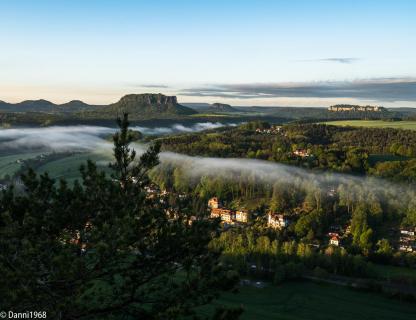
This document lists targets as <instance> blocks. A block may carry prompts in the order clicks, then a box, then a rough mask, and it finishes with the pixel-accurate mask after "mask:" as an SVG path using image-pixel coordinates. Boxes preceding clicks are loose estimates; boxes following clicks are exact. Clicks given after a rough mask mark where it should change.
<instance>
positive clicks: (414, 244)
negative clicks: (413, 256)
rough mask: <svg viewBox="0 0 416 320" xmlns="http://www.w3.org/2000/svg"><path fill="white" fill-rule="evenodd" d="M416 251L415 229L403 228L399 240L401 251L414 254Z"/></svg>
mask: <svg viewBox="0 0 416 320" xmlns="http://www.w3.org/2000/svg"><path fill="white" fill-rule="evenodd" d="M415 250H416V232H415V228H401V229H400V239H399V251H403V252H413V251H415Z"/></svg>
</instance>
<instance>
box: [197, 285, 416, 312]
mask: <svg viewBox="0 0 416 320" xmlns="http://www.w3.org/2000/svg"><path fill="white" fill-rule="evenodd" d="M220 305H224V306H230V307H239V306H241V305H244V309H245V312H244V313H243V315H242V316H241V319H242V320H251V319H265V320H268V319H270V320H272V319H282V320H314V319H319V320H326V319H328V320H333V319H334V318H336V319H339V320H343V319H345V320H347V319H348V320H349V319H355V320H361V319H378V320H400V319H410V318H412V317H413V316H414V314H415V313H416V304H411V303H409V302H402V301H399V300H393V299H389V298H387V297H384V296H382V295H378V294H374V293H367V292H360V291H354V290H352V289H349V288H345V287H339V286H333V285H327V284H317V283H312V282H291V283H284V284H282V285H279V286H275V285H272V284H267V285H266V286H265V287H263V288H261V287H259V288H258V287H255V286H243V287H241V288H240V290H239V292H238V293H237V294H233V293H227V294H224V295H222V296H221V298H220V299H219V300H218V301H216V302H215V304H214V305H212V306H210V307H209V308H210V309H211V308H212V309H214V307H218V306H220ZM207 311H208V310H205V312H207ZM210 311H212V310H210ZM207 313H208V312H207Z"/></svg>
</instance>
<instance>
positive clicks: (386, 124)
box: [324, 120, 416, 130]
mask: <svg viewBox="0 0 416 320" xmlns="http://www.w3.org/2000/svg"><path fill="white" fill-rule="evenodd" d="M324 123H325V124H330V125H334V126H352V127H368V128H395V129H408V130H416V121H382V120H340V121H327V122H324Z"/></svg>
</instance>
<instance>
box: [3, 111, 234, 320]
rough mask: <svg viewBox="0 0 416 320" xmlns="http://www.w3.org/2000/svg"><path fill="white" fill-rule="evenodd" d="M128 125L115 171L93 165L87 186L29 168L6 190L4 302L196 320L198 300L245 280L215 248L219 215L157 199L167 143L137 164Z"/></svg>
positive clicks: (17, 307)
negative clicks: (154, 179)
mask: <svg viewBox="0 0 416 320" xmlns="http://www.w3.org/2000/svg"><path fill="white" fill-rule="evenodd" d="M119 126H120V131H119V132H118V133H117V134H115V136H114V156H115V162H114V163H112V164H111V166H110V167H111V168H112V169H113V176H112V178H109V177H108V175H106V174H105V173H103V172H100V171H99V170H98V169H97V167H96V165H95V164H94V163H92V162H88V163H87V165H86V166H85V167H83V168H81V173H82V180H81V183H78V182H75V184H73V185H69V184H68V183H67V182H66V181H64V180H61V181H59V183H56V182H55V181H54V180H53V179H51V178H49V177H48V175H47V174H44V175H41V176H37V175H36V174H35V173H34V172H33V171H29V172H28V173H27V174H26V175H24V176H23V177H22V180H23V182H24V185H25V191H24V192H23V193H21V194H19V195H17V194H16V193H15V192H13V190H12V189H10V190H8V191H5V192H3V195H2V199H1V201H0V212H1V217H0V307H1V308H0V309H2V310H13V311H15V312H24V311H28V310H29V311H35V310H36V311H46V312H47V315H48V318H49V319H53V318H57V319H174V318H177V317H179V316H190V317H196V315H197V314H196V313H193V310H194V309H195V307H197V306H200V305H203V304H206V303H208V302H209V301H210V300H211V299H213V298H214V297H215V296H216V294H217V292H218V291H219V290H224V289H228V288H231V287H232V286H233V285H234V284H235V277H234V276H233V273H232V272H230V271H228V272H227V271H226V270H224V268H223V267H222V266H221V264H220V263H219V261H218V258H219V253H218V252H213V251H210V250H208V244H209V242H210V241H211V239H212V238H213V237H215V236H216V235H217V232H218V224H217V222H215V221H210V220H209V219H206V217H205V214H195V213H193V214H192V215H193V216H194V217H193V218H192V221H191V213H190V212H189V210H188V209H187V208H186V203H182V205H181V206H179V207H175V208H170V207H169V204H167V203H166V201H163V199H161V198H160V197H158V196H155V197H149V195H148V193H146V188H148V186H149V180H148V177H147V173H148V171H149V170H150V169H151V168H153V167H154V166H155V165H157V164H158V153H159V145H153V146H151V147H150V148H149V149H148V150H147V152H145V153H144V154H143V155H141V156H140V159H139V160H137V161H136V154H135V152H134V151H133V150H132V149H130V148H129V144H130V142H131V141H132V139H133V137H132V136H131V133H130V132H129V130H128V119H127V115H124V117H123V119H119ZM182 202H184V201H182ZM220 314H223V313H220ZM230 314H231V315H233V314H238V312H237V313H235V312H231V313H227V315H230ZM215 317H217V318H218V317H219V314H218V312H217V314H216V316H215ZM220 317H221V316H220ZM227 317H228V316H227Z"/></svg>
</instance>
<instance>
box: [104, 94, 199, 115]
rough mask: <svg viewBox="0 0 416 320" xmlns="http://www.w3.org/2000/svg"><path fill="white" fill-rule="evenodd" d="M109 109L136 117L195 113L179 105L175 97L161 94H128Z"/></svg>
mask: <svg viewBox="0 0 416 320" xmlns="http://www.w3.org/2000/svg"><path fill="white" fill-rule="evenodd" d="M109 107H110V110H112V111H113V112H114V111H116V112H120V111H123V112H127V113H129V114H130V115H132V116H138V117H143V116H156V115H163V114H167V115H188V114H194V113H196V111H195V110H193V109H191V108H188V107H185V106H182V105H180V104H179V103H178V100H177V98H176V97H175V96H165V95H163V94H161V93H158V94H151V93H144V94H128V95H126V96H124V97H122V98H121V99H120V100H119V101H118V102H116V103H113V104H112V105H110V106H109ZM110 110H106V111H110Z"/></svg>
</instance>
